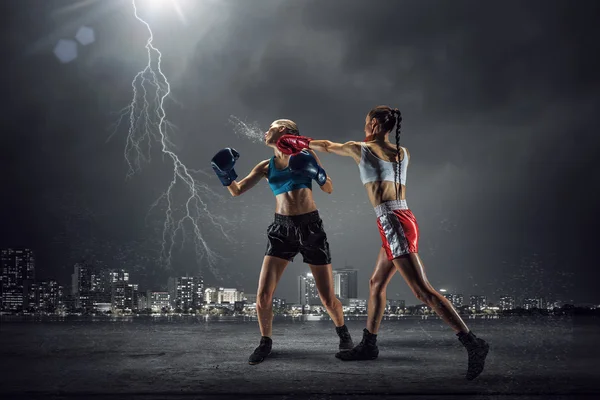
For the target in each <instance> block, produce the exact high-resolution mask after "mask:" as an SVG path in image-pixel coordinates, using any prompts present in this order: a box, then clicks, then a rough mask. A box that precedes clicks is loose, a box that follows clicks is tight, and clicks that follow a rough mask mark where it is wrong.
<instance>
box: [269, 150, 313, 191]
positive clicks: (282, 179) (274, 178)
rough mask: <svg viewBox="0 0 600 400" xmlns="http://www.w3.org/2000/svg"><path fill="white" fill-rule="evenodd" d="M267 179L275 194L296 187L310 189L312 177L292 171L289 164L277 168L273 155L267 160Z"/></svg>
mask: <svg viewBox="0 0 600 400" xmlns="http://www.w3.org/2000/svg"><path fill="white" fill-rule="evenodd" d="M308 154H310V153H308ZM267 179H268V180H269V186H270V187H271V190H272V191H273V194H274V195H275V196H277V195H278V194H281V193H286V192H291V191H292V190H296V189H303V188H306V189H310V190H312V179H310V178H307V177H306V176H302V175H299V174H295V173H293V172H292V171H291V170H290V167H289V166H288V167H286V168H284V169H277V167H276V166H275V156H273V157H271V160H270V161H269V174H268V176H267Z"/></svg>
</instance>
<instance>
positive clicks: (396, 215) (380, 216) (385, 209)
mask: <svg viewBox="0 0 600 400" xmlns="http://www.w3.org/2000/svg"><path fill="white" fill-rule="evenodd" d="M375 214H377V226H378V227H379V234H380V235H381V242H382V243H383V244H382V247H383V248H384V249H385V252H386V254H387V257H388V260H390V261H391V260H393V259H394V258H398V257H400V256H403V255H405V254H409V253H418V252H419V225H418V224H417V219H416V218H415V216H414V215H413V213H412V211H410V210H409V208H408V206H407V205H406V200H391V201H386V202H384V203H382V204H380V205H378V206H377V207H375Z"/></svg>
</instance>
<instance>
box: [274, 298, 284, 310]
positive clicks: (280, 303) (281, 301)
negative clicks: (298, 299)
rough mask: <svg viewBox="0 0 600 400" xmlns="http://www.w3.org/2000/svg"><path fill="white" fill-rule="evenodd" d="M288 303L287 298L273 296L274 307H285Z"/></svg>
mask: <svg viewBox="0 0 600 400" xmlns="http://www.w3.org/2000/svg"><path fill="white" fill-rule="evenodd" d="M285 306H286V303H285V299H280V298H278V297H273V308H274V309H276V308H285Z"/></svg>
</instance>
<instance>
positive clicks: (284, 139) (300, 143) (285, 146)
mask: <svg viewBox="0 0 600 400" xmlns="http://www.w3.org/2000/svg"><path fill="white" fill-rule="evenodd" d="M311 140H312V139H311V138H309V137H306V136H298V135H283V136H281V137H280V138H279V140H278V141H277V148H278V149H279V151H281V152H282V153H283V154H287V155H290V156H291V155H294V154H298V153H300V152H301V151H302V150H304V149H308V145H309V144H310V141H311Z"/></svg>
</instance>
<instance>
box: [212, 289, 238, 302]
mask: <svg viewBox="0 0 600 400" xmlns="http://www.w3.org/2000/svg"><path fill="white" fill-rule="evenodd" d="M243 299H244V292H241V291H239V290H237V289H233V288H219V291H218V292H217V303H219V304H223V303H229V304H234V303H235V302H236V301H242V300H243Z"/></svg>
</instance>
